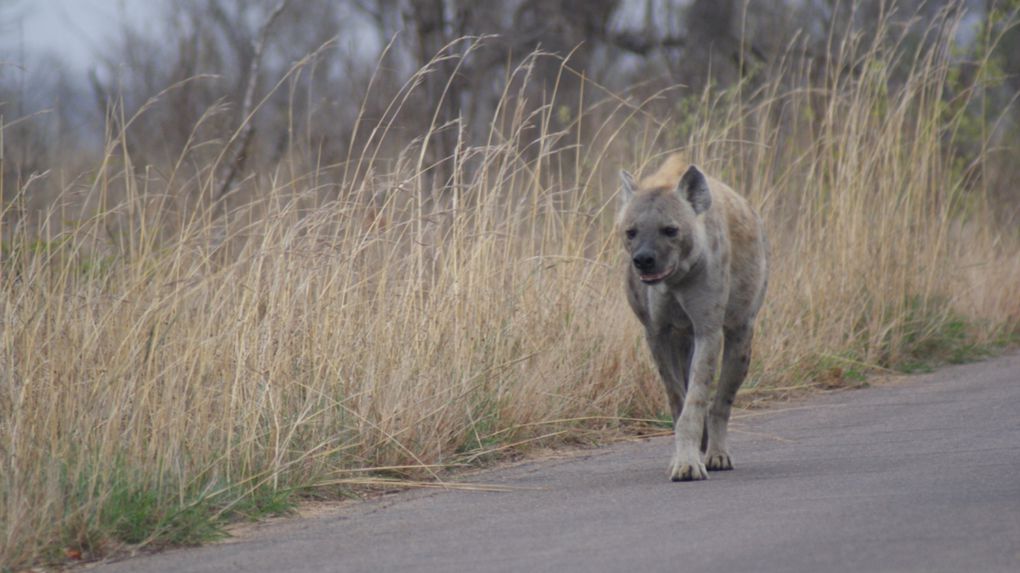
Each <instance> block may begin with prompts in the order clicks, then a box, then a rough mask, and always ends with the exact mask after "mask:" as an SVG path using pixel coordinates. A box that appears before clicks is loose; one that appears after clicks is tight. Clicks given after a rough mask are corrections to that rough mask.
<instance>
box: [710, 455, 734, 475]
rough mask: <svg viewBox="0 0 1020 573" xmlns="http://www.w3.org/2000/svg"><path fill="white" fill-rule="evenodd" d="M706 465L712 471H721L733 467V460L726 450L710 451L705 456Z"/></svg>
mask: <svg viewBox="0 0 1020 573" xmlns="http://www.w3.org/2000/svg"><path fill="white" fill-rule="evenodd" d="M705 467H706V468H708V471H710V472H721V471H726V470H731V469H733V460H732V459H730V455H729V454H727V453H726V452H714V453H709V454H708V456H707V457H706V458H705Z"/></svg>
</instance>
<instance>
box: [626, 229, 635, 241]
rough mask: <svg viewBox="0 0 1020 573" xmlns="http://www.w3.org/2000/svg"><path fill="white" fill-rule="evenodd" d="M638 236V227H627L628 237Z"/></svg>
mask: <svg viewBox="0 0 1020 573" xmlns="http://www.w3.org/2000/svg"><path fill="white" fill-rule="evenodd" d="M636 236H637V229H627V238H628V239H633V238H634V237H636Z"/></svg>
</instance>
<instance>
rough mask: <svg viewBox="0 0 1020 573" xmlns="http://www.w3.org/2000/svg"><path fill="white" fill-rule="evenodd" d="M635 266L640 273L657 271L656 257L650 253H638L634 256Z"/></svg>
mask: <svg viewBox="0 0 1020 573" xmlns="http://www.w3.org/2000/svg"><path fill="white" fill-rule="evenodd" d="M634 266H635V267H636V268H637V270H639V271H643V272H649V271H651V270H653V269H655V256H654V255H651V254H649V253H638V254H636V255H634Z"/></svg>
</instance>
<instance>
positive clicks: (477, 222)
mask: <svg viewBox="0 0 1020 573" xmlns="http://www.w3.org/2000/svg"><path fill="white" fill-rule="evenodd" d="M957 24H958V21H956V20H953V19H951V18H944V19H940V20H938V21H937V22H935V23H933V24H932V26H931V28H930V30H929V35H930V38H929V40H930V41H929V42H928V43H927V44H926V47H924V48H923V49H921V50H919V51H916V52H912V51H909V50H907V49H905V48H904V47H902V46H901V45H899V44H898V43H897V41H898V40H899V39H900V37H899V36H897V33H896V32H895V31H893V30H891V29H888V28H885V27H883V28H882V29H880V30H877V31H875V34H874V40H871V41H868V42H864V41H863V40H862V39H861V38H860V37H858V36H851V37H849V38H848V39H847V40H846V41H844V42H843V43H842V44H840V45H839V46H834V48H833V57H832V64H831V65H829V66H828V68H827V73H826V74H824V75H823V76H821V79H818V78H819V76H818V75H817V74H814V73H811V72H810V71H809V70H808V68H807V67H806V66H802V65H801V64H800V62H802V61H803V60H802V59H800V58H795V57H793V56H792V55H791V57H789V58H788V59H787V60H785V61H784V62H783V63H781V64H779V65H777V66H776V67H775V69H773V70H771V71H770V72H769V73H770V74H771V77H772V78H773V79H772V80H771V81H769V82H768V83H767V84H766V85H765V86H764V87H762V88H760V89H757V90H754V91H751V90H750V88H747V87H746V86H738V87H736V88H734V89H731V90H726V91H720V92H714V91H711V90H710V91H707V92H706V93H704V94H693V95H691V94H686V95H685V94H683V92H682V91H678V92H675V93H669V94H663V95H662V96H661V97H660V98H659V99H662V98H664V97H668V98H680V99H683V98H686V99H684V101H686V102H687V105H685V109H686V110H687V113H685V114H683V115H682V116H680V117H676V118H673V119H668V118H665V117H656V116H653V115H652V114H650V113H648V112H647V111H646V110H645V109H644V107H643V106H644V103H642V102H636V101H632V100H630V99H628V98H626V97H621V96H616V95H612V94H606V95H605V97H604V98H603V99H602V100H601V101H599V102H597V103H596V104H594V105H592V106H589V107H585V108H581V107H579V106H574V107H573V111H572V113H573V115H574V117H573V119H571V120H570V121H568V122H567V127H565V128H563V129H554V128H553V127H551V126H553V125H556V122H554V121H553V120H554V114H555V113H560V110H561V109H562V108H563V106H564V105H566V104H568V103H569V102H566V103H565V102H562V101H560V100H559V99H557V97H556V95H555V94H552V95H550V96H549V100H548V102H546V104H545V105H538V106H534V105H530V104H528V103H527V102H525V101H524V96H523V92H521V93H520V94H516V93H507V94H506V95H505V97H504V99H503V101H502V105H501V107H500V108H499V109H497V110H496V112H495V114H494V117H493V122H492V123H493V127H492V132H491V136H490V138H489V140H488V141H487V142H484V143H481V144H479V143H478V142H470V141H465V140H463V139H462V140H460V141H459V145H458V147H457V153H456V156H455V157H453V158H452V161H453V166H452V169H450V172H451V173H452V178H451V180H450V181H449V182H446V183H445V184H444V183H442V182H435V181H433V179H434V178H433V177H431V174H432V173H433V166H431V165H429V164H427V163H426V159H425V158H426V157H427V156H428V154H427V153H426V151H427V149H426V146H427V142H428V141H429V138H430V136H431V133H426V134H422V137H421V138H420V139H418V140H415V141H413V142H397V141H394V137H393V136H392V135H391V132H390V131H389V129H390V128H391V127H392V125H391V123H392V122H393V121H394V118H396V117H398V114H397V111H398V110H399V107H400V105H401V101H403V100H402V98H403V97H404V96H406V93H407V90H411V89H414V86H415V85H416V80H415V79H412V80H411V81H410V82H409V83H408V86H406V89H405V90H404V91H402V92H401V93H399V94H397V95H396V96H395V97H394V99H393V101H394V106H393V109H392V110H391V113H390V114H389V115H388V116H387V118H384V120H383V121H382V122H381V123H380V124H378V127H376V128H374V129H375V131H373V132H372V133H368V134H361V135H362V136H364V137H366V138H367V140H368V143H367V144H366V146H365V151H364V153H362V154H361V155H360V156H354V157H351V158H347V159H346V160H345V161H343V162H340V163H338V164H334V165H326V164H325V163H323V162H320V160H319V159H317V158H316V157H314V156H309V155H308V154H305V155H302V156H297V157H294V156H292V157H291V158H289V159H288V160H286V161H284V162H283V163H281V164H280V165H277V166H271V167H267V168H266V169H263V170H261V171H260V172H259V173H257V174H256V175H255V176H254V177H253V178H251V179H249V180H248V181H246V182H245V183H244V185H243V186H242V187H243V188H242V191H239V192H238V193H236V194H235V196H233V197H228V198H226V199H225V200H223V201H216V200H215V198H213V197H211V196H210V195H211V194H212V191H211V190H212V189H214V188H215V185H214V183H215V182H214V180H213V178H212V177H211V176H209V174H212V173H215V172H216V169H215V168H216V165H207V166H202V169H200V170H199V172H198V175H197V176H191V175H188V176H186V175H185V171H184V169H183V168H181V166H182V165H185V164H186V163H187V156H188V155H187V154H188V150H185V151H184V152H182V160H181V161H179V162H177V164H176V166H160V167H157V166H137V165H134V164H133V163H132V155H131V150H130V149H129V148H126V147H125V146H124V145H123V144H122V142H123V141H124V134H125V131H126V130H127V129H130V128H129V127H121V128H119V129H112V130H111V136H110V138H109V143H108V146H107V152H106V153H105V155H104V157H103V158H102V159H101V161H100V162H99V163H97V165H96V166H95V168H94V169H93V170H91V171H90V172H88V173H85V174H82V175H80V176H77V177H76V178H73V179H67V180H66V181H65V180H63V179H61V178H62V177H64V176H63V175H60V174H57V173H50V174H48V175H46V176H45V180H37V181H33V182H29V183H26V185H25V187H26V188H27V189H19V190H5V196H6V197H7V204H9V205H11V206H12V207H10V209H11V210H13V209H15V207H13V206H16V205H18V201H19V199H18V198H14V199H11V198H10V195H11V194H12V192H13V194H19V193H22V197H24V195H25V194H27V193H29V192H30V191H31V187H32V186H33V185H42V184H45V183H47V182H48V183H49V184H51V185H52V184H54V183H57V187H59V188H60V196H59V198H58V199H57V200H55V201H53V202H52V203H51V206H50V207H49V208H48V209H46V210H45V211H43V212H41V213H40V214H38V215H36V216H35V217H32V216H29V215H25V216H21V217H14V216H11V213H7V214H6V215H8V216H7V217H6V218H5V219H4V223H3V225H4V226H3V228H2V229H0V236H2V237H3V261H2V267H0V270H2V272H3V276H2V279H0V288H2V295H0V311H2V323H0V324H2V326H0V328H2V330H0V340H2V354H0V539H2V546H0V562H2V563H3V564H5V565H7V566H9V567H19V566H22V565H25V564H28V563H31V562H37V561H39V560H45V559H53V558H59V550H60V548H65V547H72V548H82V549H84V550H85V551H86V552H87V553H88V552H91V553H100V552H102V551H105V550H109V549H111V548H113V547H116V546H118V545H119V544H122V543H131V544H144V543H153V542H185V543H186V542H191V541H196V540H201V539H202V538H203V536H207V535H210V534H212V533H214V532H215V531H214V528H215V521H214V520H211V517H210V516H216V515H219V514H225V513H228V512H231V511H235V510H238V508H247V509H244V510H243V511H255V512H257V511H258V510H259V509H258V508H257V507H253V506H252V505H251V504H255V505H258V504H266V503H268V504H270V505H271V504H272V500H274V499H276V498H275V497H274V496H275V495H276V494H277V493H279V492H287V491H292V490H294V489H296V488H313V489H312V491H316V492H318V493H319V494H320V495H338V494H339V493H341V492H342V489H341V488H343V487H344V486H345V485H347V484H350V483H352V482H356V481H358V479H362V478H361V477H360V476H364V475H366V474H365V472H363V471H361V470H364V469H366V468H375V469H376V470H377V471H376V473H375V474H373V475H380V474H382V475H394V474H396V475H402V476H411V477H416V478H421V479H436V478H438V477H441V476H440V472H441V471H442V468H443V467H444V466H447V465H450V464H457V463H467V462H471V461H473V460H475V459H477V458H478V457H480V456H481V455H484V454H485V453H487V452H491V451H493V450H498V449H500V448H504V447H507V446H512V445H515V444H521V443H529V442H531V441H534V442H543V441H553V440H558V439H562V438H564V437H565V436H569V435H571V432H570V430H573V429H577V428H585V429H589V430H590V429H599V428H605V427H616V426H618V425H619V424H620V421H621V420H622V419H625V418H650V417H655V416H657V415H659V414H660V413H661V412H662V411H663V404H662V400H661V394H662V392H661V390H660V388H659V383H658V381H657V379H656V376H655V375H654V372H653V370H652V369H651V368H650V364H649V359H648V357H647V356H646V351H645V349H644V346H643V340H642V337H641V333H640V330H639V327H638V325H637V323H636V321H635V320H633V319H632V318H631V317H630V315H629V310H628V309H627V308H626V303H625V302H624V300H623V296H622V293H621V287H620V276H619V275H620V270H621V269H620V265H621V264H622V262H621V260H620V255H619V248H618V245H617V241H616V239H615V238H614V236H613V231H612V227H611V225H612V218H613V217H612V215H613V210H614V209H615V200H614V193H615V191H616V190H615V184H614V182H615V175H614V173H615V170H616V169H618V168H619V167H629V168H633V167H635V166H637V167H638V168H639V169H641V168H644V169H648V168H651V167H653V166H654V164H655V163H656V162H657V161H658V160H660V159H661V156H662V153H664V152H666V151H668V150H669V149H670V148H672V147H676V146H678V145H679V146H680V147H683V148H684V149H685V150H686V152H687V153H688V154H690V156H691V157H692V159H694V160H696V161H697V162H699V163H700V164H701V165H702V166H703V167H705V168H706V169H707V170H708V171H709V172H711V173H713V174H716V175H718V176H719V177H721V178H722V179H724V180H727V181H729V182H730V183H732V184H733V186H734V187H735V188H737V189H739V190H741V191H742V192H744V193H746V194H747V196H748V197H749V198H750V199H751V201H752V202H753V203H754V204H755V205H756V206H757V207H758V208H759V209H760V210H761V212H762V213H763V215H764V218H765V220H766V224H767V225H768V228H769V234H770V238H771V242H772V261H773V271H772V283H771V287H770V293H769V295H768V297H767V301H766V306H765V311H764V314H763V316H762V317H761V322H760V331H759V332H760V336H759V337H758V338H757V345H756V349H755V353H756V359H755V365H754V368H753V374H752V377H751V379H750V380H749V382H748V384H747V386H748V388H749V389H750V390H751V391H752V392H768V391H769V390H770V389H773V390H774V389H777V388H779V389H782V388H787V387H789V386H792V385H803V384H805V383H809V382H810V378H809V377H810V375H812V374H813V373H817V372H819V370H818V369H819V368H823V369H824V368H829V367H840V368H843V367H849V366H848V365H850V366H853V367H855V368H866V367H868V366H894V365H897V364H899V363H902V362H903V361H904V360H908V359H912V357H914V356H915V355H916V354H917V353H918V352H927V351H934V350H938V349H940V348H942V347H943V346H940V344H941V342H940V341H944V340H945V339H949V340H950V341H957V342H958V341H961V340H962V341H964V342H966V343H968V344H969V343H984V342H988V341H991V340H993V339H995V338H996V337H999V336H1001V335H1002V334H1003V333H1008V332H1013V331H1014V330H1013V329H1015V328H1016V324H1017V320H1018V318H1020V255H1018V254H1017V253H1018V252H1020V250H1018V247H1020V238H1018V237H1017V236H1016V233H1015V232H1011V231H1010V230H1002V229H998V228H996V227H994V226H993V225H992V224H991V217H990V216H989V215H988V213H987V210H988V209H989V207H988V206H987V205H985V204H984V202H983V194H982V189H981V186H980V184H977V185H975V184H974V182H975V181H977V180H976V179H975V177H974V174H975V173H976V172H978V171H979V170H980V169H981V167H982V165H983V164H984V162H985V161H987V159H988V154H987V153H982V154H979V155H977V156H975V157H970V158H968V159H967V161H968V163H966V164H963V165H962V166H961V162H960V161H959V160H958V155H957V153H958V152H957V146H956V139H955V138H956V137H957V133H958V130H957V128H958V126H959V122H961V121H964V120H965V119H966V118H965V115H964V110H965V108H966V104H967V99H968V98H972V97H975V96H976V95H979V92H978V91H976V90H974V89H968V90H964V91H963V92H962V93H959V94H957V95H956V96H954V97H955V98H956V99H954V100H952V101H949V102H948V103H947V97H948V96H947V94H949V93H950V92H951V91H952V90H953V89H954V87H955V86H953V85H952V79H951V74H950V71H951V70H952V68H953V66H954V65H956V64H955V63H954V61H953V58H952V57H951V55H950V47H951V45H952V41H951V38H952V37H953V34H954V32H955V26H956V25H957ZM538 57H544V56H540V55H536V56H535V58H538ZM532 62H533V60H532ZM529 65H530V62H529V63H526V64H525V65H524V66H522V67H520V68H518V69H517V70H515V71H514V72H513V73H514V74H516V75H517V76H519V77H520V80H521V81H519V82H516V85H525V86H526V85H527V75H528V72H529V69H530V68H529ZM564 70H565V73H568V70H567V69H566V68H565V69H564ZM904 70H906V71H904ZM419 73H420V74H424V73H428V70H422V71H421V72H419ZM592 89H595V88H594V87H592ZM369 97H378V95H376V94H370V95H369ZM531 109H535V110H536V111H529V110H531ZM388 122H389V123H388ZM129 123H130V121H129V120H128V119H126V118H121V119H120V120H119V121H118V122H115V123H114V124H115V125H120V126H127V125H128V124H129ZM440 128H443V129H457V126H445V127H444V126H436V129H440ZM352 139H354V138H353V137H352ZM398 144H399V145H398ZM394 148H399V149H400V150H401V151H400V153H399V154H388V153H384V151H385V150H387V149H394ZM384 158H385V159H384ZM338 173H339V175H337V174H338ZM338 181H339V182H338ZM862 365H863V366H862ZM253 500H254V501H253ZM266 500H269V501H266ZM55 552H56V553H55Z"/></svg>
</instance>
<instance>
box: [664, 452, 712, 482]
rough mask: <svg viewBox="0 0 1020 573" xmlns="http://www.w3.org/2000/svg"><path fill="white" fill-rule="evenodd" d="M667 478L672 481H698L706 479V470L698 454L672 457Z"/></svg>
mask: <svg viewBox="0 0 1020 573" xmlns="http://www.w3.org/2000/svg"><path fill="white" fill-rule="evenodd" d="M669 479H671V480H673V481H699V480H703V479H708V470H706V469H705V464H703V463H701V460H700V459H699V457H698V456H693V457H688V459H682V458H674V459H673V463H672V464H671V465H670V468H669Z"/></svg>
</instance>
